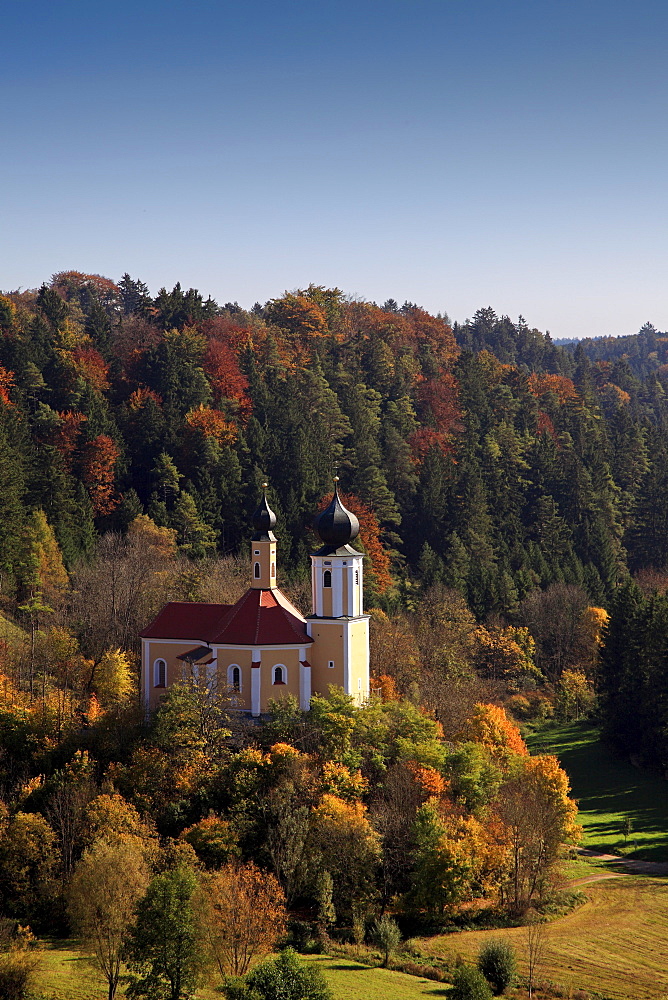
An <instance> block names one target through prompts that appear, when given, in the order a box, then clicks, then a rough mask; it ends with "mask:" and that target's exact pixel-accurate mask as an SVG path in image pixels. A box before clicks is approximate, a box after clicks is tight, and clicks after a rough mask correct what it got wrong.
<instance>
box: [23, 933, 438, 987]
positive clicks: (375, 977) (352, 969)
mask: <svg viewBox="0 0 668 1000" xmlns="http://www.w3.org/2000/svg"><path fill="white" fill-rule="evenodd" d="M307 960H308V961H311V962H313V963H315V964H317V965H318V966H319V967H320V968H321V969H322V970H323V972H324V973H325V976H326V977H327V979H328V981H329V983H330V985H331V987H332V991H333V993H334V998H335V1000H423V998H424V997H434V996H440V997H445V995H446V989H445V987H443V986H441V985H440V984H439V983H434V982H431V981H430V980H428V979H419V978H417V977H415V976H406V975H404V974H403V973H401V972H392V971H390V970H389V969H370V968H368V967H367V966H365V965H360V964H359V963H358V962H354V961H350V960H349V959H347V958H343V959H341V958H328V957H327V956H325V955H312V956H309V957H308V959H307ZM118 995H119V996H123V991H122V989H121V990H119V994H118ZM35 996H36V998H38V1000H100V998H101V997H103V996H106V987H105V985H104V983H103V980H102V979H101V978H100V977H99V976H98V975H97V974H96V973H95V972H94V971H93V970H92V969H91V967H90V965H89V964H88V962H87V961H86V959H84V958H82V957H81V955H80V954H79V952H78V951H76V949H75V947H74V945H73V942H71V941H53V942H50V943H49V944H47V945H46V946H45V948H44V950H43V952H42V954H41V962H40V968H39V971H38V973H37V976H36V980H35ZM197 996H198V998H199V1000H220V998H221V994H220V993H219V992H218V991H217V990H215V989H202V990H200V991H199V992H198V994H197Z"/></svg>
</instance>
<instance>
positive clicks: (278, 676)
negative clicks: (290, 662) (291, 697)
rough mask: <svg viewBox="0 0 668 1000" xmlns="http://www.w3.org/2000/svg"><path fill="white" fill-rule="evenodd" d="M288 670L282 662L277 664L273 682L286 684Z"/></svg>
mask: <svg viewBox="0 0 668 1000" xmlns="http://www.w3.org/2000/svg"><path fill="white" fill-rule="evenodd" d="M287 677H288V672H287V669H286V668H285V667H284V666H283V664H282V663H278V664H276V666H275V667H274V670H273V683H274V684H285V683H286V682H287Z"/></svg>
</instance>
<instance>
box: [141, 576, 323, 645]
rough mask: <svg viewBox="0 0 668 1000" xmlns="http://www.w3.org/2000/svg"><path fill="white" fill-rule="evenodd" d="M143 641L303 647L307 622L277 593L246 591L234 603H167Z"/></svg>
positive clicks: (309, 641) (311, 640)
mask: <svg viewBox="0 0 668 1000" xmlns="http://www.w3.org/2000/svg"><path fill="white" fill-rule="evenodd" d="M141 637H142V638H143V639H185V640H197V639H199V640H201V641H202V640H203V641H205V642H207V643H208V644H209V645H211V644H212V643H225V644H226V645H233V646H235V645H236V646H287V645H296V644H297V643H300V644H302V645H306V644H307V643H311V642H313V639H311V637H310V636H309V635H307V634H306V619H305V618H304V617H303V616H302V615H301V614H300V613H299V611H298V610H297V608H295V606H294V605H293V604H291V602H290V601H289V600H288V599H287V597H285V596H284V595H283V594H282V593H281V592H280V590H260V589H256V588H252V589H250V590H247V591H246V593H245V594H244V595H243V597H241V598H240V599H239V600H238V601H237V603H236V604H194V603H188V602H186V601H170V603H169V604H166V605H165V607H164V608H163V609H162V611H161V612H160V614H159V615H158V616H157V618H154V620H153V621H152V622H151V624H150V625H149V626H148V627H147V628H146V629H144V631H143V632H142V633H141Z"/></svg>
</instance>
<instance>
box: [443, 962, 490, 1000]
mask: <svg viewBox="0 0 668 1000" xmlns="http://www.w3.org/2000/svg"><path fill="white" fill-rule="evenodd" d="M448 998H449V1000H492V991H491V990H490V988H489V984H488V982H487V980H486V979H485V977H484V976H483V974H482V972H480V970H479V969H476V968H475V966H473V965H460V967H459V968H458V969H455V972H454V975H453V977H452V989H451V990H450V992H449V994H448Z"/></svg>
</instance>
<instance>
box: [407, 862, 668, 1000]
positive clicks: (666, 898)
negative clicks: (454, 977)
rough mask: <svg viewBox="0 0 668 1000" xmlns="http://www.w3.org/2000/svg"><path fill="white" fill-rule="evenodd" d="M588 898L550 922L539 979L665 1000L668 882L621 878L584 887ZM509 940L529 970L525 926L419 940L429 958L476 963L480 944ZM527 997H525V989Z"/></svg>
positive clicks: (618, 999) (667, 992)
mask: <svg viewBox="0 0 668 1000" xmlns="http://www.w3.org/2000/svg"><path fill="white" fill-rule="evenodd" d="M585 892H586V895H587V896H588V901H587V902H586V903H585V904H584V905H583V906H581V907H579V908H578V909H577V910H574V911H573V912H572V913H569V914H568V916H566V917H562V918H561V919H559V920H555V921H554V922H553V923H550V924H547V925H545V959H544V962H543V963H542V965H541V967H540V970H539V972H538V974H537V975H538V979H539V980H541V981H545V980H547V981H551V982H552V983H555V984H557V985H558V986H559V987H561V988H562V990H564V991H565V995H566V996H568V995H569V992H571V991H576V990H586V991H588V992H589V991H591V992H595V993H596V994H598V995H600V996H602V997H606V998H608V997H609V998H614V1000H621V998H625V1000H626V998H632V1000H664V998H665V997H667V996H668V962H667V961H666V944H667V943H668V880H666V879H655V878H651V879H650V878H635V877H631V876H629V875H622V876H620V877H619V878H613V879H610V880H608V881H603V882H595V883H593V884H591V885H587V886H586V888H585ZM499 937H502V938H506V939H508V940H509V941H510V942H511V943H512V945H513V947H514V948H515V951H516V954H517V957H518V960H519V971H520V974H521V975H525V974H526V962H525V953H526V930H525V928H523V927H513V928H510V929H508V930H503V931H466V932H464V933H462V934H446V935H443V936H440V937H433V938H421V939H418V940H416V941H415V942H414V943H415V945H416V946H418V947H419V949H420V951H421V952H422V954H423V956H424V958H425V960H427V958H428V956H430V955H434V956H439V957H442V958H445V959H448V960H450V961H453V960H455V959H456V958H457V956H458V955H459V956H461V957H462V958H463V959H466V960H469V961H474V960H475V959H476V957H477V955H478V952H479V950H480V947H481V945H482V944H483V943H484V942H485V941H488V940H490V939H491V938H499ZM524 995H526V994H524Z"/></svg>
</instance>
